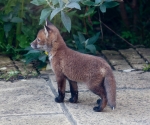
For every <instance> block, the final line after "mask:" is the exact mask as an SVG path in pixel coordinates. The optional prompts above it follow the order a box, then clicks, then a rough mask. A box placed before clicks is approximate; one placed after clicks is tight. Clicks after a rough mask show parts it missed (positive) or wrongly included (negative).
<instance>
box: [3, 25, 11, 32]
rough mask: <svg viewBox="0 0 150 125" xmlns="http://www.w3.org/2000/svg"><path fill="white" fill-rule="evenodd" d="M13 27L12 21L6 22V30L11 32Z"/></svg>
mask: <svg viewBox="0 0 150 125" xmlns="http://www.w3.org/2000/svg"><path fill="white" fill-rule="evenodd" d="M11 28H12V23H5V24H4V31H5V32H9V31H10V30H11Z"/></svg>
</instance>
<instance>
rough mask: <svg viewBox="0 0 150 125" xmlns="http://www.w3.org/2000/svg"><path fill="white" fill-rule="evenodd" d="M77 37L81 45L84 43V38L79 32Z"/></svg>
mask: <svg viewBox="0 0 150 125" xmlns="http://www.w3.org/2000/svg"><path fill="white" fill-rule="evenodd" d="M78 36H79V41H80V42H81V43H83V42H85V37H84V36H83V34H82V33H81V32H78Z"/></svg>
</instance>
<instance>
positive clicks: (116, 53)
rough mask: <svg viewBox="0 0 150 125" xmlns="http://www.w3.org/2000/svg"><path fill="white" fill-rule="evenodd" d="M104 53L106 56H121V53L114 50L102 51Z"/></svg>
mask: <svg viewBox="0 0 150 125" xmlns="http://www.w3.org/2000/svg"><path fill="white" fill-rule="evenodd" d="M102 53H103V54H104V55H119V53H118V52H117V51H114V50H102Z"/></svg>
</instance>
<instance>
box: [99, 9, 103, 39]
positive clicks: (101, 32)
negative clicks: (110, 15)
mask: <svg viewBox="0 0 150 125" xmlns="http://www.w3.org/2000/svg"><path fill="white" fill-rule="evenodd" d="M98 16H99V21H100V22H102V21H101V15H100V12H99V9H98ZM100 30H101V34H102V42H103V41H104V34H103V28H102V24H101V23H100Z"/></svg>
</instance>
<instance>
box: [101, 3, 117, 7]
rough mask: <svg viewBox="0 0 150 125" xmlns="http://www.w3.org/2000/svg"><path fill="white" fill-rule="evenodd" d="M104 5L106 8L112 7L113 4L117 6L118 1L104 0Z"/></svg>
mask: <svg viewBox="0 0 150 125" xmlns="http://www.w3.org/2000/svg"><path fill="white" fill-rule="evenodd" d="M104 5H105V6H106V8H113V7H115V6H118V5H119V3H118V2H105V3H104Z"/></svg>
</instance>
